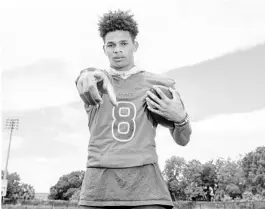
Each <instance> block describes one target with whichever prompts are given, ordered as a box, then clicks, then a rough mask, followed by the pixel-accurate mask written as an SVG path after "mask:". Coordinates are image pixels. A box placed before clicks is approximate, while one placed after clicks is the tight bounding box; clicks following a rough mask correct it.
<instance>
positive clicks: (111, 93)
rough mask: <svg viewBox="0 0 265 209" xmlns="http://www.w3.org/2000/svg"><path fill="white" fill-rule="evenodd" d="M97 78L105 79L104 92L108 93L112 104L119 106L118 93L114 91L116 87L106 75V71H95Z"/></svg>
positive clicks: (99, 79)
mask: <svg viewBox="0 0 265 209" xmlns="http://www.w3.org/2000/svg"><path fill="white" fill-rule="evenodd" d="M94 76H95V78H96V79H97V81H102V80H103V90H104V93H106V94H108V96H109V100H110V102H111V103H112V105H114V106H117V105H118V103H117V100H116V94H115V91H114V88H113V86H112V84H111V83H110V81H109V79H108V77H107V76H106V75H105V73H104V72H95V73H94Z"/></svg>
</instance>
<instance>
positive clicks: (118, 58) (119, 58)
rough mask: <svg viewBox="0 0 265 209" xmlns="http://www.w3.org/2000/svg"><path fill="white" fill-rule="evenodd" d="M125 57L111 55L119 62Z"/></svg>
mask: <svg viewBox="0 0 265 209" xmlns="http://www.w3.org/2000/svg"><path fill="white" fill-rule="evenodd" d="M124 58H125V57H113V60H114V61H116V62H120V61H122V60H123V59H124Z"/></svg>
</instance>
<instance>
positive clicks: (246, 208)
mask: <svg viewBox="0 0 265 209" xmlns="http://www.w3.org/2000/svg"><path fill="white" fill-rule="evenodd" d="M174 206H175V207H174V209H265V201H232V202H174Z"/></svg>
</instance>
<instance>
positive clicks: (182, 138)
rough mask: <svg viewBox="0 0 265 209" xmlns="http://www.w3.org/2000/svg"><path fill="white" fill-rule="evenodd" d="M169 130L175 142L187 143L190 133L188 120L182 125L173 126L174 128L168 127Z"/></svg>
mask: <svg viewBox="0 0 265 209" xmlns="http://www.w3.org/2000/svg"><path fill="white" fill-rule="evenodd" d="M169 130H170V134H171V136H172V137H173V139H174V141H175V142H176V143H177V144H179V145H181V146H185V145H187V144H188V143H189V141H190V136H191V133H192V130H191V125H190V122H187V123H186V124H185V125H184V126H182V127H177V126H175V127H174V128H170V129H169Z"/></svg>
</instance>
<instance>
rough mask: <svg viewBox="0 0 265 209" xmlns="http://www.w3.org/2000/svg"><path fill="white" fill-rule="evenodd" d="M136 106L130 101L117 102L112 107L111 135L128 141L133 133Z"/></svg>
mask: <svg viewBox="0 0 265 209" xmlns="http://www.w3.org/2000/svg"><path fill="white" fill-rule="evenodd" d="M135 116H136V107H135V104H134V103H132V102H118V106H117V107H113V109H112V117H113V122H112V136H113V138H114V139H116V140H117V141H120V142H128V141H130V140H131V139H132V138H133V136H134V133H135V129H136V124H135Z"/></svg>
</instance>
